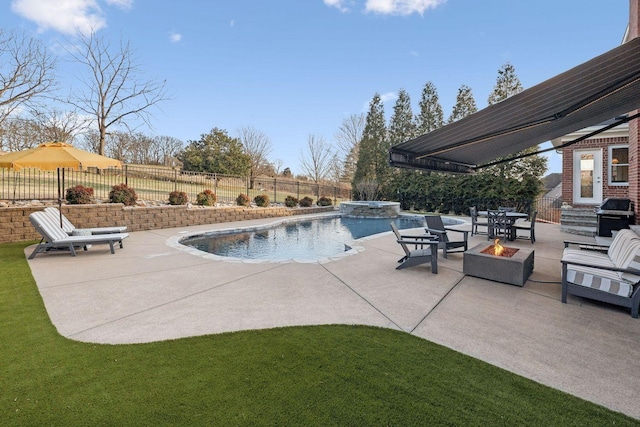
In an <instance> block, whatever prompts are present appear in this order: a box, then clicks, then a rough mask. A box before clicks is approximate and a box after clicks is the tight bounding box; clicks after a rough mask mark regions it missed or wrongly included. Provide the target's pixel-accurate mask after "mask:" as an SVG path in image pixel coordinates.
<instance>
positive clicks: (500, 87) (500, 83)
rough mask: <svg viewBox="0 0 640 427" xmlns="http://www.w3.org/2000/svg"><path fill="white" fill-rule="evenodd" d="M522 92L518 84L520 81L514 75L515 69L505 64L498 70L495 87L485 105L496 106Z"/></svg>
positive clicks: (520, 85)
mask: <svg viewBox="0 0 640 427" xmlns="http://www.w3.org/2000/svg"><path fill="white" fill-rule="evenodd" d="M523 90H524V88H523V87H522V84H521V83H520V79H519V78H518V76H517V75H516V69H515V68H514V66H513V65H511V64H510V63H508V62H507V63H506V64H504V65H503V66H502V67H501V68H500V69H499V70H498V78H497V80H496V85H495V86H494V87H493V91H492V92H491V94H489V99H488V100H487V103H488V104H489V105H493V104H497V103H498V102H500V101H504V100H505V99H507V98H508V97H510V96H512V95H515V94H517V93H520V92H522V91H523Z"/></svg>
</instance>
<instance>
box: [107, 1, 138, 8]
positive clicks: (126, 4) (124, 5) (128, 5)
mask: <svg viewBox="0 0 640 427" xmlns="http://www.w3.org/2000/svg"><path fill="white" fill-rule="evenodd" d="M106 1H107V4H108V5H109V6H116V7H119V8H120V9H123V10H129V9H131V8H132V7H133V0H106Z"/></svg>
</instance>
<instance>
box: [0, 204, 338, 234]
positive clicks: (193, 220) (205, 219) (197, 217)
mask: <svg viewBox="0 0 640 427" xmlns="http://www.w3.org/2000/svg"><path fill="white" fill-rule="evenodd" d="M43 208H44V206H22V207H8V208H0V243H8V242H20V241H25V240H40V235H39V234H38V233H37V232H36V231H35V229H34V228H33V226H32V225H31V222H29V214H31V212H34V211H39V210H42V209H43ZM333 210H334V208H333V206H327V207H312V208H286V207H269V208H257V207H241V206H230V207H211V208H201V207H191V208H190V207H187V206H153V207H137V206H136V207H125V206H124V205H122V204H121V203H105V204H96V205H64V206H62V212H63V213H64V214H65V216H66V217H67V218H69V221H71V222H72V223H73V224H74V225H75V226H76V227H78V228H83V227H109V226H113V225H126V226H127V227H128V230H127V231H142V230H154V229H159V228H174V227H186V226H189V225H203V224H216V223H221V222H233V221H246V220H250V219H259V218H274V217H282V216H291V215H303V214H310V213H320V212H331V211H333Z"/></svg>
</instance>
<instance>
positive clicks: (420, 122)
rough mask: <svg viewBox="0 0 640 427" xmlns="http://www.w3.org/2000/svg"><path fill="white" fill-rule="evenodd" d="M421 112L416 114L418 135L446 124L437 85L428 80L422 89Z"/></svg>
mask: <svg viewBox="0 0 640 427" xmlns="http://www.w3.org/2000/svg"><path fill="white" fill-rule="evenodd" d="M419 106H420V113H419V114H418V115H417V116H416V126H417V135H424V134H425V133H429V132H431V131H432V130H435V129H438V128H439V127H442V126H443V125H444V114H443V112H442V106H441V105H440V100H439V99H438V91H437V89H436V87H435V85H434V84H433V83H431V82H427V83H426V84H425V85H424V88H423V89H422V98H421V99H420V104H419Z"/></svg>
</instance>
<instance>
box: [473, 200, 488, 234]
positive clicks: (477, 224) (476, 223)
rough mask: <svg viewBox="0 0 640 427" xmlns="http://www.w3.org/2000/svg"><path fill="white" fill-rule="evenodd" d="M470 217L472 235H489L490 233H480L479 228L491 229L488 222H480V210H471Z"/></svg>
mask: <svg viewBox="0 0 640 427" xmlns="http://www.w3.org/2000/svg"><path fill="white" fill-rule="evenodd" d="M469 216H470V217H471V235H472V236H473V235H474V234H487V233H488V231H479V230H478V227H489V223H488V222H487V221H479V220H478V209H477V208H476V207H475V206H471V207H470V208H469Z"/></svg>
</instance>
